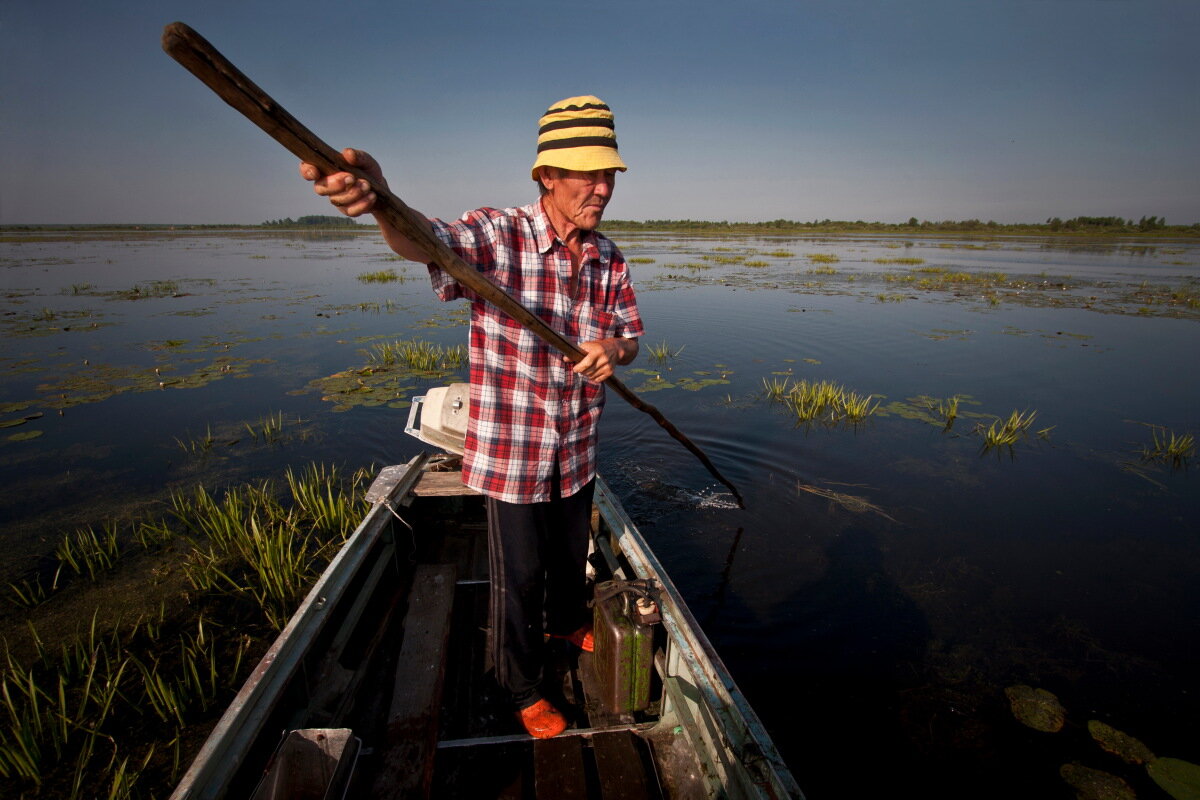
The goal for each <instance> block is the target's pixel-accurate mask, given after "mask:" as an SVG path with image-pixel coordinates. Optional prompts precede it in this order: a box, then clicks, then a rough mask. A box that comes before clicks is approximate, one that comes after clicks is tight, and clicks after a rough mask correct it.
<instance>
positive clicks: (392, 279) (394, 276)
mask: <svg viewBox="0 0 1200 800" xmlns="http://www.w3.org/2000/svg"><path fill="white" fill-rule="evenodd" d="M358 280H359V281H361V282H362V283H398V282H402V281H403V280H404V277H403V276H401V275H400V273H398V272H396V270H394V269H381V270H377V271H375V272H364V273H362V274H360V275H359V276H358Z"/></svg>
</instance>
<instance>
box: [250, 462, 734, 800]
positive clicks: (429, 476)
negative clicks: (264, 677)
mask: <svg viewBox="0 0 1200 800" xmlns="http://www.w3.org/2000/svg"><path fill="white" fill-rule="evenodd" d="M441 458H442V459H444V460H439V459H437V458H435V459H434V460H433V463H432V464H429V465H426V467H425V468H424V469H422V470H420V471H419V473H418V474H417V476H416V478H415V480H412V477H411V476H409V475H408V474H407V473H404V474H400V473H397V474H398V475H399V480H406V479H407V480H410V481H411V487H408V488H403V487H402V488H403V491H402V493H401V492H398V491H397V490H396V488H395V487H392V486H388V485H387V484H388V481H389V480H390V479H392V478H391V477H389V476H387V475H386V470H385V475H383V476H381V478H380V480H379V481H377V485H376V487H373V488H372V492H374V493H375V494H376V496H383V495H387V494H390V495H391V496H392V497H393V500H390V501H388V502H386V503H385V504H384V508H386V510H387V513H381V514H379V522H380V528H381V529H380V531H379V533H378V535H377V536H375V537H373V538H374V539H375V543H374V545H373V546H372V547H371V548H370V552H368V553H363V554H362V555H361V559H360V560H361V561H362V563H363V568H361V569H359V570H357V573H358V574H357V575H355V577H354V578H353V580H352V581H350V582H349V583H348V584H347V585H346V586H344V587H342V589H341V592H340V594H341V597H342V599H341V600H340V601H339V605H346V604H349V607H345V608H331V609H327V611H328V613H329V623H327V624H325V625H324V626H323V627H322V630H321V632H320V634H319V636H318V637H317V639H316V640H314V641H312V642H310V643H309V646H308V647H306V648H305V650H306V651H307V654H306V655H305V656H303V657H302V658H301V659H300V663H299V664H298V665H297V666H298V667H299V669H298V670H296V673H297V676H298V677H297V679H295V680H292V681H291V682H290V683H289V684H288V686H287V688H286V693H287V694H288V695H290V697H289V698H288V699H286V700H284V701H282V702H280V703H279V704H278V708H277V709H276V711H275V712H274V713H273V714H272V716H274V717H276V723H275V726H276V728H277V730H279V732H280V737H281V738H280V739H275V740H274V743H273V744H272V747H275V748H276V749H275V751H274V753H273V754H270V753H260V754H258V757H256V758H249V759H247V761H246V765H245V767H244V769H243V772H244V774H243V775H242V776H240V777H239V780H236V781H235V782H234V783H235V784H236V783H243V784H249V783H255V784H256V789H255V792H254V795H253V796H254V797H256V798H268V797H292V798H294V797H298V796H306V795H305V794H304V793H305V792H310V791H311V792H312V796H314V797H341V796H345V797H375V796H379V797H382V796H387V797H445V798H473V799H476V800H478V799H480V798H514V799H515V798H606V799H608V798H693V797H709V796H717V795H713V794H712V793H711V792H710V787H707V786H706V785H705V781H704V780H703V779H702V777H701V776H702V775H703V774H704V773H705V771H706V770H707V771H708V772H710V773H711V772H713V765H711V764H709V765H705V764H703V763H702V758H701V757H700V756H698V754H697V749H696V747H695V746H694V744H693V743H692V741H691V738H692V734H694V731H692V732H688V733H685V732H684V730H683V722H684V720H682V719H681V718H680V717H679V714H678V713H674V714H671V715H670V716H669V718H666V719H664V716H663V710H664V703H663V700H664V695H665V693H666V692H667V688H666V687H672V688H679V687H678V686H677V684H678V682H677V681H676V682H673V681H671V680H669V679H668V680H664V678H665V677H666V676H667V674H668V667H667V665H666V662H665V656H666V647H665V645H666V636H665V633H664V630H663V626H662V625H660V624H655V623H656V622H657V620H656V619H655V618H654V610H653V609H652V610H651V612H650V614H649V615H646V617H647V618H648V619H649V620H650V621H649V622H645V623H643V622H641V619H642V617H641V616H639V615H638V613H637V611H636V606H637V605H638V602H637V601H638V599H639V598H640V599H642V600H643V603H642V605H643V606H644V605H645V602H644V601H645V598H644V597H643V596H642V595H643V592H642V590H644V588H645V587H646V586H647V582H645V581H639V582H637V584H636V585H637V587H641V588H640V589H639V590H637V591H634V592H624V593H620V592H618V593H617V594H616V595H615V596H614V597H613V598H611V599H610V601H609V605H610V606H611V607H613V608H615V609H616V615H617V617H618V619H617V620H616V621H612V620H610V619H608V618H607V617H604V615H603V614H598V616H597V619H598V621H600V620H602V618H603V619H605V620H607V622H602V624H607V626H608V627H607V630H608V633H607V634H602V633H601V632H599V631H598V632H597V640H598V641H597V645H596V652H595V653H585V652H583V651H581V650H579V649H577V648H575V647H574V646H572V645H571V644H569V643H568V642H566V641H562V640H557V639H551V640H548V641H547V644H546V648H545V654H546V676H547V677H546V681H545V683H546V687H545V689H546V693H547V695H548V699H550V700H551V701H552V702H554V703H555V705H556V706H557V707H559V708H560V709H561V710H563V712H564V713H565V714H566V715H567V716H568V720H569V727H568V729H567V731H566V732H564V733H563V734H561V735H559V736H557V737H555V738H552V739H544V740H535V739H533V738H532V737H531V736H529V735H528V734H526V733H525V732H524V730H523V728H522V727H521V725H520V723H519V722H518V721H517V720H516V718H515V715H514V714H513V710H512V708H511V707H510V705H509V704H508V703H507V702H506V698H505V697H504V695H503V693H502V692H501V691H500V689H499V687H498V686H496V684H495V682H494V680H493V679H492V676H491V665H490V664H489V663H488V655H487V654H488V646H487V645H488V641H487V637H488V630H487V619H488V614H487V611H488V608H487V607H488V553H487V526H486V520H485V517H484V505H483V499H482V498H481V497H480V496H478V495H476V494H474V493H473V492H471V490H469V489H467V488H465V487H464V486H463V485H462V481H461V473H459V472H457V471H455V470H454V469H453V465H454V458H453V457H441ZM392 477H395V476H392ZM380 481H382V485H380ZM397 495H398V499H397ZM369 496H370V493H369ZM593 545H594V546H593V552H592V554H591V556H590V557H589V561H590V563H591V568H590V569H589V572H592V573H593V579H594V582H595V585H598V586H611V585H612V583H611V582H612V581H613V580H614V578H615V579H617V580H618V581H620V580H621V579H622V578H625V577H626V576H633V575H634V569H633V567H632V565H631V564H630V563H629V562H628V560H627V559H626V558H625V556H624V554H623V553H622V552H621V549H620V545H619V544H617V543H616V542H615V541H614V538H613V537H612V531H611V530H610V529H609V526H608V523H607V522H606V521H605V518H604V515H603V514H601V513H600V509H599V508H597V509H596V510H595V513H594V514H593ZM360 583H361V584H362V585H358V584H360ZM649 589H650V593H653V592H654V590H655V582H654V581H650V582H649ZM631 616H632V618H633V620H632V622H631V619H630V617H631ZM330 623H332V624H330ZM606 648H607V650H615V651H619V652H618V654H617V655H615V656H613V657H611V658H606V657H605V655H604V653H605V652H607V650H606ZM602 671H604V673H603V674H601V672H602ZM634 673H637V674H634ZM675 705H678V704H675ZM284 717H286V719H285V718H284ZM285 731H287V732H289V734H290V736H291V740H292V743H291V744H290V745H285V744H284V743H286V742H287V741H288V739H287V738H284V737H283V733H284V732H285ZM299 731H303V732H306V734H305V735H307V737H308V738H307V739H305V740H298V739H297V736H296V732H299ZM298 741H299V744H297V742H298ZM269 743H270V739H267V740H265V741H263V742H262V743H261V744H259V745H258V746H259V748H260V749H263V748H265V747H266V745H267V744H269ZM268 763H269V766H268V768H267V770H266V773H265V775H264V774H263V772H262V767H261V766H260V767H258V768H257V769H256V768H255V767H254V765H255V764H259V765H262V764H268ZM300 763H304V764H305V765H306V766H299V764H300ZM314 763H315V764H317V765H318V766H317V767H316V768H314V767H313V764H314ZM314 769H315V771H316V772H317V773H319V775H318V777H317V778H312V777H310V776H309V775H308V774H307V773H308V772H311V771H314ZM247 788H249V787H247Z"/></svg>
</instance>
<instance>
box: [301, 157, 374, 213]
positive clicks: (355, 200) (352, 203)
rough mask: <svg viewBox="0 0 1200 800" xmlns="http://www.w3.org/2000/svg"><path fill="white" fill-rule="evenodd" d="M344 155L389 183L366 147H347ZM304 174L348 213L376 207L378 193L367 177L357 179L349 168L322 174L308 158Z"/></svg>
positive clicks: (356, 165) (366, 171)
mask: <svg viewBox="0 0 1200 800" xmlns="http://www.w3.org/2000/svg"><path fill="white" fill-rule="evenodd" d="M342 158H344V159H346V163H347V164H350V165H351V166H354V167H358V168H359V169H361V170H362V171H363V172H365V173H367V174H368V175H370V176H371V178H372V180H375V181H376V182H378V183H379V184H380V185H382V186H387V181H385V180H384V179H383V170H381V169H380V168H379V164H378V163H377V162H376V161H375V159H373V158H371V156H370V155H369V154H367V153H364V152H363V151H362V150H354V149H353V148H350V147H347V148H346V149H345V150H343V151H342ZM300 177H302V178H304V180H306V181H312V182H313V191H315V192H316V193H317V194H319V195H321V196H322V197H328V198H329V202H331V203H333V205H334V207H335V208H337V210H338V211H340V212H342V213H343V214H345V215H346V216H347V217H359V216H362V215H363V214H366V213H367V212H368V211H371V210H372V209H373V208H374V207H375V193H374V192H373V191H371V186H370V184H368V183H367V182H366V181H360V180H358V179H356V178H355V177H354V176H353V175H351V174H350V173H349V172H335V173H333V174H332V175H325V176H323V177H322V175H321V171H320V170H319V169H317V168H316V166H314V165H313V164H309V163H307V162H304V163H301V164H300Z"/></svg>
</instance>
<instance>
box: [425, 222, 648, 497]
mask: <svg viewBox="0 0 1200 800" xmlns="http://www.w3.org/2000/svg"><path fill="white" fill-rule="evenodd" d="M431 223H432V224H433V230H434V233H436V234H437V236H438V237H439V238H441V240H442V241H443V242H445V243H446V244H447V246H449V247H450V248H451V249H453V250H454V251H455V252H456V253H458V254H459V255H460V256H461V257H462V258H463V260H464V261H466V262H467V263H468V264H472V265H474V266H475V268H476V269H478V270H479V271H480V272H482V273H483V274H484V275H486V276H487V277H488V278H490V279H491V280H492V282H494V283H495V284H496V285H497V286H499V287H500V288H501V289H503V290H504V291H506V292H507V293H508V294H509V295H510V296H512V297H513V298H514V299H515V300H516V301H517V302H519V303H521V304H522V305H523V306H525V307H526V308H528V309H529V310H530V311H531V312H533V313H534V314H536V315H537V316H539V317H541V318H542V319H543V320H544V321H545V322H546V323H547V324H549V325H550V327H551V328H553V329H555V330H556V331H558V332H559V333H560V334H562V335H563V336H565V337H566V338H567V339H569V340H571V341H574V342H576V343H580V342H590V341H597V340H600V339H608V338H613V337H625V338H636V337H638V336H641V335H642V320H641V317H639V316H638V310H637V301H636V300H635V298H634V294H633V286H632V285H631V284H630V282H629V271H628V268H627V266H626V264H625V257H624V256H622V255H621V251H620V250H618V249H617V247H616V245H614V244H613V243H612V242H611V241H609V240H608V239H607V238H605V237H604V236H602V235H601V234H598V233H589V234H587V235H586V236H585V237H584V239H583V243H582V256H583V257H582V259H581V262H580V268H579V276H578V277H579V287H578V289H577V294H576V297H575V298H574V300H572V298H571V297H570V296H569V294H568V281H569V280H570V276H571V255H570V253H569V252H568V250H567V248H566V245H564V244H563V242H562V241H561V240H560V239H559V238H558V237H557V236H556V235H555V233H554V229H553V228H552V227H551V226H550V221H549V220H548V219H547V218H546V214H545V212H544V211H543V210H542V206H541V203H540V202H538V203H533V204H531V205H528V206H523V207H521V208H510V209H506V210H504V211H498V210H496V209H494V208H481V209H479V210H477V211H469V212H467V213H466V214H464V215H463V217H462V219H460V220H458V221H456V222H452V223H446V222H442V221H441V220H437V219H435V220H431ZM429 274H430V278H431V280H432V283H433V290H434V292H435V293H436V294H437V296H438V297H439V298H440V299H442V300H457V299H459V298H466V299H468V300H470V301H471V340H470V341H471V343H470V357H471V413H470V418H469V420H468V423H467V441H466V455H465V456H464V458H463V483H465V484H466V485H467V486H470V487H471V488H472V489H475V490H476V491H479V492H481V493H483V494H484V495H487V496H489V497H494V498H496V499H497V500H502V501H504V502H507V503H540V502H546V501H548V500H549V499H550V480H551V477H552V476H553V474H554V471H555V467H556V466H557V468H558V471H559V475H560V476H561V494H562V496H563V497H570V496H571V495H573V494H575V492H577V491H579V490H580V489H582V488H583V487H584V486H585V485H586V484H587V482H588V481H590V480H591V479H592V478H593V476H594V475H595V474H596V442H597V430H596V428H597V424H598V423H599V420H600V412H601V410H602V408H603V407H604V386H603V385H602V384H597V383H594V382H592V381H589V380H587V379H586V378H584V377H582V376H580V375H576V374H575V373H574V372H572V371H571V368H572V365H571V364H568V363H565V362H563V360H562V354H561V353H559V352H558V351H557V350H555V349H554V348H552V347H550V346H549V345H547V344H545V343H543V342H542V340H541V339H539V338H538V337H537V336H535V335H534V334H533V333H531V332H530V331H528V330H527V329H525V328H524V327H523V326H522V325H521V324H520V323H518V322H515V321H514V320H512V319H511V318H510V317H509V316H508V315H507V314H505V313H504V312H502V311H500V310H499V309H497V308H496V307H495V306H493V305H491V304H489V303H487V302H485V301H483V300H481V299H479V298H478V297H477V296H476V295H475V294H474V293H473V292H471V291H470V290H469V289H465V288H464V287H462V286H460V285H459V284H458V283H457V282H455V280H454V279H453V278H452V277H450V275H448V274H447V273H446V272H444V271H443V270H441V269H440V268H438V267H436V266H434V265H432V264H431V265H430V266H429Z"/></svg>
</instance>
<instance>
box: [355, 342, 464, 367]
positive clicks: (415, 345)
mask: <svg viewBox="0 0 1200 800" xmlns="http://www.w3.org/2000/svg"><path fill="white" fill-rule="evenodd" d="M466 355H467V354H466V347H464V346H463V345H454V346H453V347H442V346H441V345H439V344H434V343H433V342H428V341H425V340H423V339H413V340H410V341H404V340H398V341H394V342H380V343H378V344H376V345H374V346H373V347H372V348H371V350H370V352H368V354H367V357H368V359H369V360H370V361H371V362H372V363H378V364H381V365H383V366H388V367H390V366H403V367H407V368H409V369H415V370H422V371H425V372H434V371H437V370H442V369H457V368H458V367H461V366H462V365H463V363H464V362H465V361H466Z"/></svg>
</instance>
